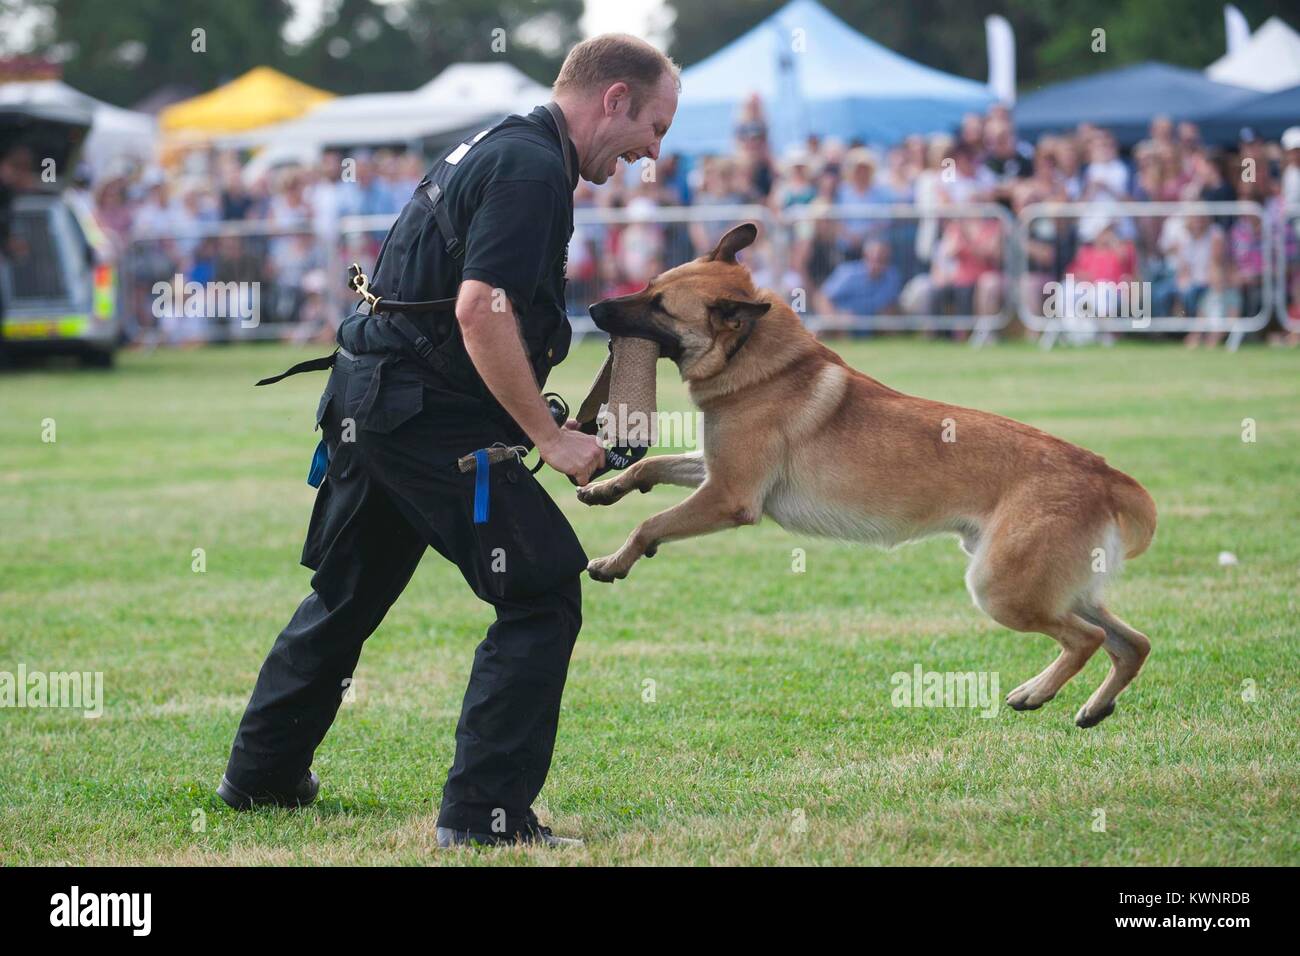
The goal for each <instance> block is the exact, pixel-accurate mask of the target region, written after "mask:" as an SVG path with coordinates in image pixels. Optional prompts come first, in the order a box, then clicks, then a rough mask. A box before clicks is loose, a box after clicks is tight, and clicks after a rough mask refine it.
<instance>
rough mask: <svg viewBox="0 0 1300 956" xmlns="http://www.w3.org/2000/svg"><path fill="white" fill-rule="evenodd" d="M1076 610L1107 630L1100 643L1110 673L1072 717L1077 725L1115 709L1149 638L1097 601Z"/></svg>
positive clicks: (1095, 721) (1148, 649)
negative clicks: (1103, 640)
mask: <svg viewBox="0 0 1300 956" xmlns="http://www.w3.org/2000/svg"><path fill="white" fill-rule="evenodd" d="M1075 612H1076V613H1077V614H1078V615H1079V616H1080V617H1082V618H1084V619H1085V620H1087V621H1089V622H1090V623H1092V624H1095V625H1096V626H1097V627H1100V628H1102V630H1104V631H1105V632H1106V640H1105V642H1104V644H1103V645H1102V646H1103V647H1105V649H1106V653H1107V654H1109V655H1110V662H1111V667H1110V673H1108V674H1107V675H1106V679H1105V680H1103V681H1102V682H1101V686H1100V687H1098V688H1097V689H1096V690H1095V691H1093V694H1092V696H1091V697H1089V698H1088V702H1087V703H1086V704H1084V705H1083V707H1081V708H1080V709H1079V713H1078V714H1077V715H1075V718H1074V722H1075V723H1076V724H1077V725H1078V726H1080V727H1094V726H1096V725H1097V724H1099V723H1101V722H1102V721H1103V720H1105V719H1106V718H1107V717H1109V716H1110V715H1111V713H1112V712H1113V711H1114V710H1115V698H1116V697H1118V696H1119V694H1120V692H1121V691H1122V690H1123V689H1124V688H1125V687H1127V686H1128V685H1129V683H1130V682H1131V681H1132V680H1133V678H1134V677H1136V676H1137V674H1138V671H1140V670H1141V669H1142V664H1143V663H1144V662H1145V661H1146V659H1147V655H1148V654H1150V653H1151V641H1150V640H1148V639H1147V636H1146V635H1145V634H1143V633H1142V632H1141V631H1138V630H1135V629H1134V628H1132V627H1130V626H1129V625H1128V624H1126V623H1125V622H1124V621H1122V620H1120V619H1119V618H1118V617H1116V616H1115V615H1114V614H1111V613H1110V611H1108V610H1106V608H1105V607H1103V606H1101V605H1100V604H1092V605H1089V606H1084V605H1080V606H1078V607H1076V608H1075Z"/></svg>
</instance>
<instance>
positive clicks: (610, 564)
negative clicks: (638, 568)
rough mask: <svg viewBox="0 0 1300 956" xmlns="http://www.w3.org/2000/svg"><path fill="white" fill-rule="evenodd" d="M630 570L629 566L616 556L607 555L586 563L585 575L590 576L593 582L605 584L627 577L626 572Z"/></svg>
mask: <svg viewBox="0 0 1300 956" xmlns="http://www.w3.org/2000/svg"><path fill="white" fill-rule="evenodd" d="M630 570H631V565H629V564H624V562H622V561H620V560H619V557H618V555H617V554H611V555H607V556H606V557H603V558H596V559H594V560H592V561H588V562H587V573H588V574H590V575H591V578H592V580H593V581H604V582H606V583H609V582H611V581H618V580H621V579H622V578H625V577H627V572H628V571H630Z"/></svg>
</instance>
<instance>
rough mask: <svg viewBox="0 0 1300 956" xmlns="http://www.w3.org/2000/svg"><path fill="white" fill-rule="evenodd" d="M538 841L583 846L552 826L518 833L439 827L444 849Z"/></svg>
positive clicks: (553, 845) (545, 844) (551, 845)
mask: <svg viewBox="0 0 1300 956" xmlns="http://www.w3.org/2000/svg"><path fill="white" fill-rule="evenodd" d="M521 843H523V844H529V843H538V844H541V845H542V846H549V847H566V846H582V841H581V840H579V839H576V838H574V837H559V836H556V835H555V834H554V833H552V832H551V828H550V827H544V826H541V825H540V824H539V825H536V826H534V827H532V828H531V829H530V830H527V831H521V832H517V833H479V832H477V831H475V830H453V829H452V828H451V827H438V846H439V847H440V848H442V849H444V850H446V849H450V848H451V847H456V846H471V845H474V844H478V845H480V846H515V845H518V844H521Z"/></svg>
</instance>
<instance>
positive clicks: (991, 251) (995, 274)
mask: <svg viewBox="0 0 1300 956" xmlns="http://www.w3.org/2000/svg"><path fill="white" fill-rule="evenodd" d="M395 219H396V215H395V214H393V215H377V216H348V217H344V218H342V219H340V220H339V221H338V222H337V223H336V224H334V226H333V228H330V229H320V228H313V226H312V224H311V223H310V222H307V221H305V220H304V221H301V222H295V223H290V224H273V223H270V222H266V221H244V222H224V223H212V224H204V225H194V226H190V227H188V228H185V229H182V230H174V231H171V232H167V233H158V234H152V235H150V234H138V235H136V236H135V237H133V238H132V240H131V241H130V242H129V243H128V245H127V248H126V251H125V254H124V257H123V266H122V270H121V282H122V285H123V292H124V300H125V302H126V306H125V310H126V314H125V316H124V319H125V328H126V331H127V333H128V335H129V336H130V337H132V338H135V339H136V340H143V341H146V342H148V341H154V342H184V341H192V340H204V341H212V340H244V339H261V338H284V339H290V340H297V341H306V340H309V339H320V340H322V341H324V340H328V339H329V338H330V335H331V334H332V330H333V328H335V327H336V326H337V324H338V322H339V321H340V320H341V318H342V317H343V316H344V315H346V314H347V311H348V308H349V307H350V305H351V302H352V298H351V296H350V294H349V293H348V292H347V291H346V289H345V288H344V284H343V279H342V278H341V277H342V276H343V275H344V271H345V268H346V266H347V264H348V263H350V262H352V261H357V262H360V263H362V264H363V265H364V266H366V267H368V268H371V267H373V265H374V261H375V257H376V255H377V254H378V250H379V247H380V244H381V242H382V240H383V237H384V235H385V233H386V232H387V230H388V228H389V227H390V226H391V225H392V223H393V221H394V220H395ZM1189 219H1195V220H1197V221H1196V222H1195V223H1194V224H1193V225H1192V226H1190V227H1189V226H1188V224H1187V220H1189ZM1275 220H1276V221H1275ZM574 221H575V228H574V235H573V241H572V242H571V243H570V247H569V261H568V274H569V282H568V289H567V300H568V301H567V306H568V311H569V315H570V317H571V320H572V322H573V326H574V332H575V335H577V336H582V335H585V334H589V333H591V332H593V331H594V330H595V329H594V326H593V325H592V323H591V320H590V318H589V317H588V315H587V309H588V307H589V306H590V305H591V304H592V303H593V302H595V301H597V300H599V299H601V298H605V297H607V296H610V295H619V294H624V293H626V292H630V291H634V290H635V289H638V288H641V287H642V286H644V284H645V282H646V281H647V280H648V279H649V278H651V277H652V276H654V275H656V274H658V273H659V272H661V271H663V270H666V269H670V268H672V267H674V266H677V265H680V264H681V263H683V262H687V261H689V260H690V259H693V258H695V257H697V256H699V255H702V254H703V253H705V252H707V251H708V250H709V249H711V248H712V246H713V244H714V243H715V242H716V241H717V239H718V237H720V236H721V235H722V234H723V233H724V232H725V231H726V230H727V229H729V228H731V227H732V226H733V225H735V224H736V223H738V222H745V221H751V222H757V223H758V224H759V229H760V233H759V239H758V241H757V242H756V243H755V244H754V246H752V247H751V248H750V249H748V250H747V251H746V253H745V255H744V259H745V262H746V264H747V265H748V266H749V267H750V268H751V269H752V270H753V271H754V274H755V283H756V284H757V285H759V286H760V287H766V288H771V289H774V290H776V291H777V292H778V293H779V294H781V295H782V296H783V297H784V298H785V299H786V301H788V302H789V303H790V304H791V306H792V307H793V308H794V309H795V310H796V311H797V312H799V313H800V314H801V315H802V316H803V317H804V320H805V322H806V323H807V325H808V326H809V328H811V329H812V330H814V331H815V332H818V333H827V332H834V331H846V332H875V331H885V330H906V331H920V332H946V333H952V334H957V335H969V336H970V338H971V341H972V342H973V343H974V344H979V343H981V342H983V341H985V340H986V339H987V338H988V337H989V336H990V335H991V334H993V333H994V332H996V331H998V330H1000V329H1003V328H1005V327H1006V325H1007V324H1008V322H1009V321H1010V319H1011V317H1012V316H1018V317H1019V319H1020V321H1021V322H1022V323H1023V324H1024V325H1025V327H1026V328H1027V329H1029V330H1030V331H1031V332H1033V333H1037V334H1038V335H1039V336H1040V341H1041V342H1042V343H1043V344H1044V346H1047V347H1050V346H1051V345H1052V344H1053V343H1054V342H1056V341H1057V340H1059V339H1061V338H1062V337H1064V338H1066V339H1070V340H1075V341H1087V340H1092V339H1095V338H1098V337H1105V336H1110V335H1114V334H1118V333H1188V332H1201V333H1206V334H1214V335H1220V334H1223V335H1227V336H1228V338H1229V344H1230V345H1231V346H1235V345H1236V344H1237V343H1238V342H1240V340H1241V338H1242V337H1243V336H1244V335H1245V334H1247V333H1250V332H1258V331H1260V330H1262V329H1264V328H1265V327H1266V326H1267V324H1268V322H1269V318H1270V316H1271V315H1272V314H1274V312H1276V314H1277V315H1278V316H1279V318H1280V319H1281V323H1282V325H1283V326H1284V327H1285V328H1286V329H1288V330H1290V331H1293V332H1300V309H1296V306H1297V303H1298V300H1300V252H1298V251H1297V250H1298V249H1300V208H1292V209H1289V210H1286V211H1285V213H1284V214H1282V215H1277V216H1270V214H1269V213H1268V212H1267V211H1266V210H1265V209H1264V207H1262V206H1260V205H1259V204H1257V203H1253V202H1198V203H1145V202H1123V203H1110V204H1102V203H1039V204H1034V205H1029V206H1026V207H1025V208H1024V209H1022V210H1020V212H1019V215H1018V216H1016V217H1015V218H1012V217H1011V215H1010V214H1009V213H1007V211H1006V210H1005V209H1004V208H1003V207H1002V206H1000V205H997V204H992V203H989V204H963V205H953V206H943V207H939V208H937V209H923V208H918V207H916V206H908V205H857V206H831V207H821V206H813V205H809V206H794V207H791V208H788V209H786V210H784V211H783V212H781V213H777V212H774V211H772V210H771V209H769V208H768V207H766V206H758V205H718V206H709V205H695V206H685V207H653V206H650V207H645V208H641V207H639V206H637V205H636V204H635V203H633V204H632V205H631V206H630V207H620V208H608V207H590V206H582V207H579V208H578V209H577V210H575V214H574ZM1170 223H1173V225H1170ZM1202 225H1204V226H1205V228H1202ZM1189 228H1190V230H1191V232H1192V233H1194V234H1195V235H1194V236H1193V240H1194V243H1193V244H1196V243H1199V245H1197V246H1196V248H1197V249H1198V250H1200V251H1199V252H1197V253H1196V254H1197V255H1200V254H1202V253H1203V252H1204V250H1205V249H1207V248H1210V246H1211V244H1213V250H1212V251H1214V252H1215V253H1216V254H1217V255H1221V256H1222V257H1223V258H1224V259H1225V261H1227V262H1231V261H1232V259H1233V257H1234V255H1238V256H1239V257H1241V259H1242V262H1245V263H1250V262H1253V261H1255V260H1254V259H1252V258H1251V256H1252V255H1254V254H1255V253H1256V252H1258V257H1257V258H1258V265H1259V267H1258V275H1251V276H1249V277H1248V281H1247V282H1246V283H1244V284H1238V283H1236V282H1235V280H1234V279H1233V274H1232V272H1231V270H1220V272H1219V273H1218V274H1216V277H1215V280H1214V282H1213V283H1211V284H1209V285H1207V287H1206V288H1205V289H1198V288H1195V286H1194V284H1192V283H1190V281H1189V280H1190V278H1205V277H1204V276H1199V277H1191V276H1190V275H1186V274H1185V275H1180V274H1179V272H1178V269H1177V266H1178V264H1179V261H1180V254H1178V253H1176V252H1174V251H1173V250H1172V249H1171V248H1170V243H1171V242H1172V241H1173V240H1171V239H1170V236H1177V235H1180V232H1179V230H1182V231H1183V232H1184V233H1185V232H1186V231H1187V230H1188V229H1189ZM1207 231H1208V232H1209V233H1210V234H1211V235H1212V236H1217V235H1219V234H1220V233H1221V234H1222V238H1212V239H1209V240H1207V239H1206V234H1207ZM1162 239H1163V240H1165V241H1164V243H1162ZM1183 258H1186V257H1183ZM1117 262H1118V263H1120V264H1119V265H1117ZM1097 268H1101V269H1102V271H1103V272H1104V271H1106V269H1109V270H1111V272H1114V270H1116V269H1119V270H1120V272H1121V273H1124V270H1125V269H1127V270H1128V271H1129V272H1131V276H1130V275H1128V273H1124V277H1125V280H1126V283H1127V281H1128V280H1129V279H1131V281H1132V282H1133V283H1136V285H1135V286H1134V287H1133V288H1131V289H1127V288H1126V289H1120V288H1113V289H1112V288H1100V287H1101V286H1102V285H1103V284H1104V283H1103V282H1101V281H1098V282H1096V283H1094V285H1095V286H1096V287H1098V288H1094V289H1091V290H1089V289H1088V288H1087V286H1081V283H1087V282H1091V281H1092V279H1091V278H1090V273H1089V271H1088V270H1090V269H1097ZM177 276H179V277H180V281H179V282H178V281H176V277H177ZM1225 283H1226V285H1227V287H1224V286H1225ZM213 287H216V293H217V294H216V300H217V301H216V303H215V304H216V306H217V308H215V309H213V308H212V306H213V304H214V303H213V301H212V299H213ZM195 288H197V289H199V290H204V291H206V292H207V295H208V300H207V301H205V302H197V303H196V302H195V301H194V296H193V295H189V294H186V293H187V290H192V289H195ZM253 288H256V290H257V301H256V302H253V301H251V299H252V289H253ZM159 290H162V291H161V292H160V291H159ZM1090 291H1091V292H1094V293H1096V294H1095V295H1093V296H1092V298H1091V299H1090V298H1089V295H1088V293H1089V292H1090ZM160 301H161V307H160ZM1234 303H1236V304H1239V307H1237V308H1231V307H1227V308H1225V307H1224V306H1233V305H1234ZM1085 304H1087V307H1085ZM223 306H224V307H223ZM253 306H256V307H257V308H256V311H257V312H258V314H257V315H256V316H255V317H251V318H250V316H249V314H248V313H249V312H250V311H252V307H253ZM1139 306H1140V308H1139ZM1291 309H1296V314H1295V315H1294V316H1291V315H1289V314H1288V312H1289V310H1291ZM1219 312H1222V313H1223V314H1218V313H1219Z"/></svg>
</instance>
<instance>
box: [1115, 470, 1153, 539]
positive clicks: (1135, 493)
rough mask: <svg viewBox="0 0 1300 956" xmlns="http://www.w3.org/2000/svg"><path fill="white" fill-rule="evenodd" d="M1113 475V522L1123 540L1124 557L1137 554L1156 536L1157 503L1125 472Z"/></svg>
mask: <svg viewBox="0 0 1300 956" xmlns="http://www.w3.org/2000/svg"><path fill="white" fill-rule="evenodd" d="M1115 476H1116V477H1115V480H1114V481H1113V482H1112V483H1111V489H1110V491H1111V500H1112V501H1113V503H1114V508H1115V523H1116V525H1118V527H1119V537H1120V541H1122V542H1123V544H1124V557H1126V558H1136V557H1137V556H1138V555H1139V554H1141V553H1142V552H1143V551H1145V550H1146V549H1147V548H1148V547H1150V545H1151V539H1152V538H1153V537H1155V533H1156V503H1155V502H1154V501H1152V500H1151V496H1150V495H1149V494H1147V490H1146V489H1145V488H1143V487H1142V486H1141V485H1139V484H1138V483H1137V482H1136V481H1134V480H1133V479H1132V478H1130V477H1129V476H1128V475H1126V474H1124V473H1123V472H1121V471H1117V472H1115Z"/></svg>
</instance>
